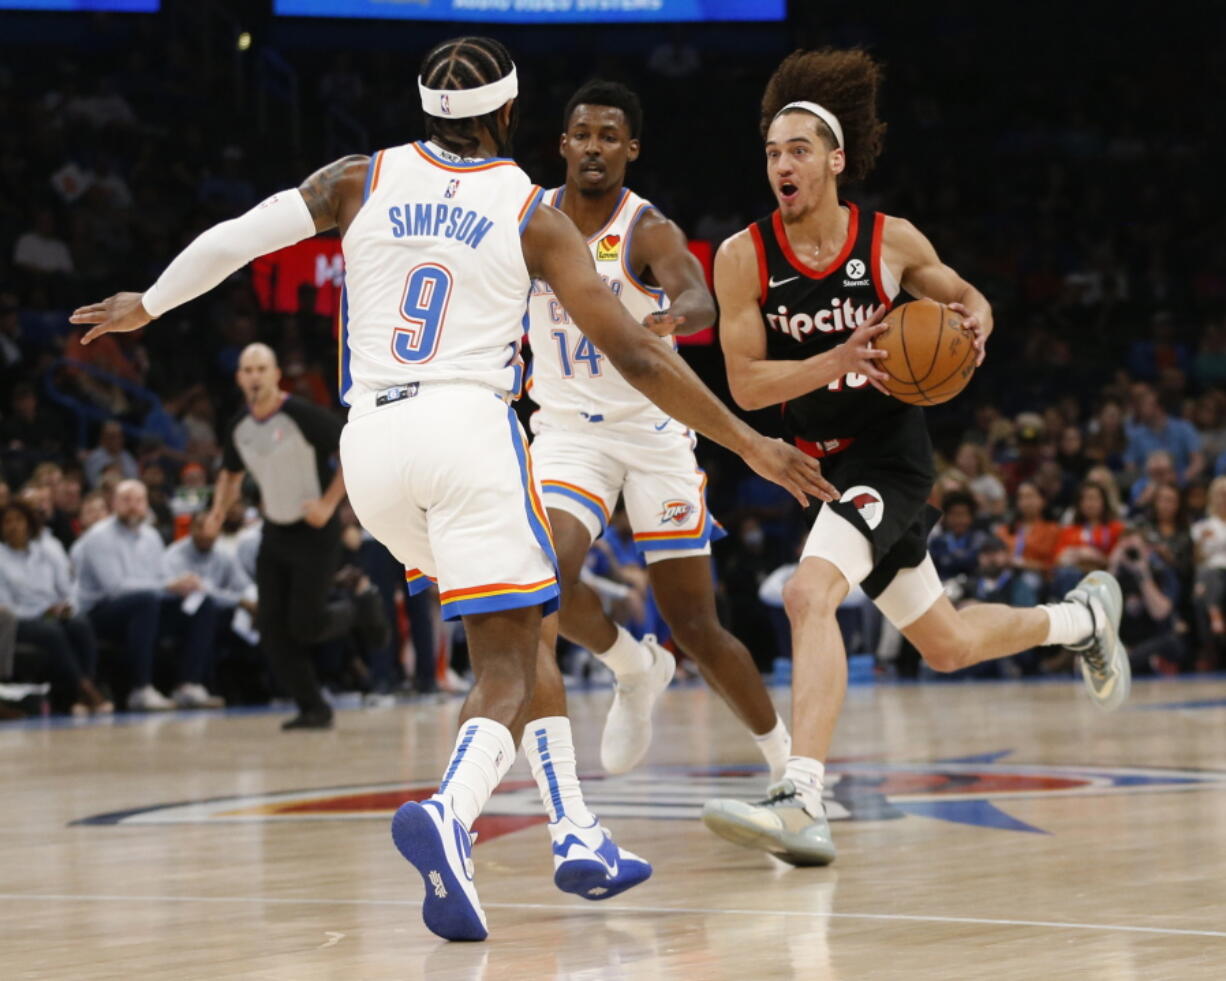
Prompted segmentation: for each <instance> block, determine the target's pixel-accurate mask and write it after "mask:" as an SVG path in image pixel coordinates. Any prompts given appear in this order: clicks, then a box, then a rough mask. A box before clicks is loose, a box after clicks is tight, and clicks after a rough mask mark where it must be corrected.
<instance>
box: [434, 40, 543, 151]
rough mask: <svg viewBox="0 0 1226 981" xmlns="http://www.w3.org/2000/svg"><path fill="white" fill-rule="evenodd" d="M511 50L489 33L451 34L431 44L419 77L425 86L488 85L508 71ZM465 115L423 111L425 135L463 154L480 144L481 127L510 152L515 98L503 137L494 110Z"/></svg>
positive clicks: (516, 112)
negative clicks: (451, 116)
mask: <svg viewBox="0 0 1226 981" xmlns="http://www.w3.org/2000/svg"><path fill="white" fill-rule="evenodd" d="M513 67H514V63H513V62H512V61H511V53H510V52H509V51H508V50H507V49H506V47H505V46H504V45H503V44H502V43H501V42H499V41H496V40H494V39H493V38H492V37H460V38H452V39H451V40H450V41H444V42H443V43H442V44H438V45H436V46H435V47H433V48H432V49H431V50H430V52H429V53H428V54H427V55H426V57H425V58H424V59H423V60H422V63H421V80H422V81H423V82H424V83H425V85H426V87H427V88H432V89H444V90H450V91H455V90H460V89H475V88H477V87H479V86H481V85H488V84H489V83H490V82H496V81H498V80H499V79H500V78H505V77H506V76H507V75H509V74H511V69H512V68H513ZM499 111H500V110H499V109H495V110H494V111H493V112H489V113H486V114H485V115H484V116H473V117H470V118H467V119H440V118H439V117H437V116H431V115H429V114H423V115H425V123H426V138H427V139H431V140H441V141H443V142H444V143H450V144H451V145H452V146H455V147H459V148H460V150H461V152H462V153H464V154H465V155H467V154H471V153H474V152H475V151H476V149H477V147H478V146H479V145H480V140H479V139H478V136H477V130H478V128H483V129H485V130H486V131H487V132H488V133H489V134H490V135H491V136H492V137H493V138H494V141H495V142H496V143H498V144H499V151H498V152H499V153H501V154H502V155H503V156H509V155H510V150H511V148H510V145H509V144H510V139H511V136H512V134H513V133H514V132H515V127H516V124H517V122H518V119H519V100H518V99H516V100H515V105H514V107H513V108H512V116H511V125H510V127H509V129H508V132H507V137H506V139H505V140H503V139H502V138H501V137H500V136H499V133H498V112H499Z"/></svg>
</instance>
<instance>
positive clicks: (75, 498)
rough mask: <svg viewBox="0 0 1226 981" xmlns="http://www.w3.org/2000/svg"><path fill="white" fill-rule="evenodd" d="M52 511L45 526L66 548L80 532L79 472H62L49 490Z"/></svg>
mask: <svg viewBox="0 0 1226 981" xmlns="http://www.w3.org/2000/svg"><path fill="white" fill-rule="evenodd" d="M51 504H52V512H51V518H50V520H48V522H47V527H48V528H49V529H50V531H51V533H52V534H53V535H55V537H56V538H58V539H59V540H60V544H61V545H63V546H64V548H65V549H67V548H68V547H69V546H70V545H71V544H72V543H73V542H75V541H76V540H77V536H78V535H80V534H81V525H80V516H81V474H80V473H79V472H78V471H75V470H74V471H72V472H71V473H66V474H64V475H63V476H62V477H61V478H60V479H59V480H58V481H57V482H56V485H55V489H54V490H53V491H52V492H51Z"/></svg>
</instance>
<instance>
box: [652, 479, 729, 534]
mask: <svg viewBox="0 0 1226 981" xmlns="http://www.w3.org/2000/svg"><path fill="white" fill-rule="evenodd" d="M698 472H699V473H700V474H702V484H701V485H700V486H699V488H698V500H699V502H700V505H699V506H700V508H701V511H700V512H699V516H698V524H697V526H696V527H694V528H690V529H681V530H678V531H644V532H635V533H634V548H635V550H636V551H637V552H639V553H643V552H656V551H664V550H670V549H671V550H678V551H679V550H682V549H690V548H703V547H704V546H705V545H706V544H707V543H708V542H717V541H719V540H720V539H721V538H725V537H727V535H728V532H726V531H724V527H723V525H721V524H720V523H719V522H718V521H716V520H715V519H714V518H712V517H711V512H710V511H708V510H707V475H706V473H704V472H703V471H701V470H699V471H698Z"/></svg>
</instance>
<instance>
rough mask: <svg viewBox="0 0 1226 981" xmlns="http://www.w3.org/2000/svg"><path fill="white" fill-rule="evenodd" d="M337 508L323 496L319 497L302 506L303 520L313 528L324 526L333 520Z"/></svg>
mask: <svg viewBox="0 0 1226 981" xmlns="http://www.w3.org/2000/svg"><path fill="white" fill-rule="evenodd" d="M335 510H336V508H335V507H333V506H332V505H331V504H329V503H328V502H327V501H325V500H324V499H323V498H322V497H317V498H315V500H313V501H307V502H306V504H304V505H303V506H302V520H303V521H305V522H306V523H307V524H308V525H310V526H311V527H312V528H322V527H323V526H324V525H326V524H327V523H328V521H329V520H331V518H332V512H333V511H335Z"/></svg>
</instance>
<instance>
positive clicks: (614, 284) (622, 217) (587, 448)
mask: <svg viewBox="0 0 1226 981" xmlns="http://www.w3.org/2000/svg"><path fill="white" fill-rule="evenodd" d="M642 119H643V111H642V107H641V105H640V103H639V99H638V96H637V95H635V94H634V92H632V91H631V90H630V89H629V88H627V87H626V86H624V85H621V84H619V83H616V82H607V81H601V80H593V81H590V82H588V83H586V84H585V85H583V86H582V87H581V88H580V89H579V90H578V91H577V92H575V94H574V95H573V96H571V98H570V101H569V102H568V104H567V106H566V110H565V112H564V113H563V121H562V122H563V133H562V138H561V155H562V157H563V159H564V160H565V161H566V183H565V185H564V186H563V187H559V188H556V189H554V190H552V191H547V192H546V193H545V200H546V201H547V202H548V203H549V204H552V205H553V206H554V207H555V208H558V209H559V210H561V211H562V212H563V213H564V214H566V215H567V216H568V217H569V218H570V219H571V220H572V221H574V223H575V225H576V226H577V227H578V229H579V231H580V232H581V233H582V234H583V235H584V236H585V237H586V238H587V242H588V248H589V249H590V250H591V252H592V258H593V260H594V261H595V263H596V271H597V272H598V273H599V274H600V277H601V279H603V280H604V281H605V283H606V284H607V285H608V287H609V289H610V290H612V292H613V294H614V295H615V296H616V297H617V298H618V299H619V300H620V301H621V303H622V306H624V307H625V308H626V310H627V312H628V313H629V314H630V316H632V317H633V318H634V319H635V320H637V321H639V322H641V323H642V324H644V326H646V327H648V328H649V329H653V330H657V331H659V332H661V333H663V332H666V331H667V330H668V329H669V327H668V324H667V321H668V318H669V317H671V318H672V320H673V321H675V322H679V323H680V325H681V326H680V327H679V329H678V332H685V333H690V332H692V331H696V330H701V329H703V328H705V327H709V326H710V325H711V324H712V323H713V322H714V320H715V303H714V301H713V300H712V298H711V294H710V293H709V292H708V290H707V285H706V280H705V277H704V275H703V270H702V265H701V264H700V263H699V262H698V260H697V259H696V258H695V257H694V255H693V254H692V253H691V252H690V251H689V248H688V247H687V244H686V237H685V235H684V234H683V233H682V231H681V229H680V228H678V227H677V226H676V225H675V224H674V223H673V222H671V221H669V220H668V219H667V218H665V217H664V215H663V214H661V213H660V211H659V210H658V209H657V208H655V207H654V206H653V205H652V204H651V202H649V201H646V200H644V199H643V198H641V197H639V196H638V195H637V194H635V193H634V192H633V191H632V190H630V189H629V188H628V187H626V184H625V180H626V166H627V164H628V163H630V162H631V161H632V160H635V159H637V158H638V155H639V151H640V143H639V133H640V130H641V127H642ZM528 315H529V324H530V330H529V340H530V342H531V345H532V367H531V369H530V379H529V382H528V394H529V395H530V396H531V398H532V400H533V401H534V402H536V403H537V404H538V405H539V406H540V407H541V408H540V411H539V412H538V413H536V415H534V416H533V419H532V429H533V432H534V433H535V439H534V440H533V443H532V458H533V461H534V463H535V465H536V472H537V476H538V477H539V478H540V480H541V488H542V490H543V491H544V500H545V507H546V508H547V509H548V512H549V523H550V525H551V526H552V528H553V537H554V545H555V546H556V548H557V551H558V569H559V574H560V575H561V587H562V607H561V611H560V614H559V620H560V624H559V629H560V630H561V632H562V634H563V635H564V636H566V637H567V638H568V639H569V640H572V641H574V642H575V643H577V644H581V645H583V646H584V647H586V648H587V649H588V650H590V651H593V652H594V653H595V654H596V656H597V657H598V658H600V660H601V661H602V662H603V663H604V664H605V665H607V666H608V667H609V668H610V669H611V670H612V671H613V673H614V675H615V676H616V679H617V690H616V693H615V695H614V699H613V705H612V708H611V709H610V711H609V716H608V719H607V721H606V723H605V729H604V737H603V739H602V740H601V746H600V751H601V753H600V755H601V761H602V762H603V764H604V767H605V769H606V770H608V771H609V772H611V773H623V772H625V771H626V770H629V769H631V768H632V767H634V766H635V765H636V764H637V763H639V761H640V760H641V759H642V758H643V755H644V754H645V753H646V751H647V748H648V746H649V744H650V742H651V709H652V706H653V704H654V702H655V701H656V699H657V698H658V697H659V695H660V694H661V693H662V692H663V691H664V689H665V688H666V687H667V686H668V683H669V681H670V680H671V679H672V676H673V670H674V667H675V663H674V660H673V656H672V654H670V653H669V652H668V651H666V650H665V649H664V648H663V647H661V646H659V645H658V644H657V643H656V642H655V638H654V637H651V636H648V637H646V638H644V640H643V643H641V644H640V643H638V642H637V641H635V639H634V638H633V637H632V636H631V635H630V633H629V632H628V631H626V629H625V628H623V627H619V626H617V625H616V624H615V623H614V622H613V621H612V620H611V619H610V618H609V617H608V615H607V614H606V613H605V612H604V610H603V608H602V606H601V603H600V598H599V597H598V596H597V595H596V593H595V592H594V591H593V590H592V589H591V588H590V587H589V586H587V585H586V584H585V583H583V582H581V581H580V578H579V574H580V572H581V571H582V568H583V563H584V559H585V557H586V556H587V553H588V550H589V549H590V548H591V545H592V542H593V541H595V540H596V539H597V538H599V537H600V536H601V535H602V534H603V533H604V530H605V527H606V526H607V524H608V521H609V517H610V515H611V514H612V512H613V510H614V508H616V506H617V501H618V498H619V497H622V498H623V499H624V501H625V506H626V510H627V513H628V515H629V518H630V523H631V527H632V528H633V530H634V541H635V545H636V547H637V549H638V552H639V554H640V555H642V556H643V557H644V559H645V560H646V562H647V570H648V575H649V577H650V580H651V587H652V590H653V592H654V594H655V598H656V602H657V604H658V605H659V608H660V612H661V614H662V615H663V617H664V620H665V622H666V623H667V624H668V625H669V628H670V629H671V630H672V634H673V637H674V639H675V640H676V642H677V644H678V645H679V646H680V647H681V649H682V650H684V651H685V652H686V653H688V654H689V655H690V656H691V657H693V658H694V660H695V662H696V663H697V664H698V666H699V668H700V669H701V670H702V672H703V674H704V676H705V677H706V679H707V681H708V682H709V683H710V684H711V686H712V688H714V689H715V690H716V691H717V692H718V693H719V694H720V695H721V696H723V698H724V700H725V701H726V702H727V703H728V705H729V707H730V708H731V709H732V710H733V712H735V713H736V715H737V717H738V718H740V720H741V721H742V722H743V723H744V724H745V725H746V727H747V728H748V729H749V731H750V732H751V733H752V734H753V736H754V738H755V740H756V742H757V745H758V747H759V749H760V750H761V751H762V753H763V755H764V756H765V757H766V761H767V763H768V765H769V767H770V771H771V778H772V780H771V782H772V783H773V782H774V781H776V780H778V779H779V778H780V777H782V775H783V767H784V765H785V763H786V762H787V757H788V750H789V739H788V732H787V727H786V726H785V725H784V724H783V721H782V720H781V719H780V718H779V716H778V714H777V713H776V711H775V708H774V706H773V705H772V704H771V700H770V696H769V695H768V694H767V692H766V686H765V685H764V684H763V683H762V677H761V675H760V674H759V673H758V671H757V669H756V668H755V666H754V663H753V660H752V658H751V657H750V655H749V652H748V651H747V650H746V649H745V646H744V645H743V644H742V643H741V642H740V641H739V640H737V639H736V638H735V637H733V636H732V635H731V634H730V633H728V632H727V631H726V630H724V628H723V627H722V626H720V623H719V618H718V617H717V615H716V612H715V589H714V584H713V582H712V579H711V560H710V555H711V545H710V542H711V539H712V537H713V533H715V532H717V531H718V526H717V525H716V524H715V522H714V521H713V519H712V517H711V515H710V514H709V513H708V511H707V507H706V500H705V496H704V493H703V487H704V484H705V483H706V477H705V475H704V474H703V473H702V471H701V470H699V468H698V463H697V461H696V460H695V459H694V449H693V446H694V437H693V434H692V433H691V432H690V430H689V429H688V428H686V426H685V425H684V424H682V423H679V422H677V421H676V420H675V419H670V418H669V416H668V413H666V412H664V411H662V410H660V409H658V408H656V406H655V405H653V404H652V403H651V401H650V400H649V399H648V398H647V397H646V396H645V395H643V393H642V392H640V391H639V390H638V389H636V388H635V387H634V386H633V385H631V384H630V383H629V382H628V381H627V380H626V379H625V378H624V377H622V375H621V374H620V373H619V372H618V370H617V369H616V368H615V367H614V366H613V365H612V364H610V363H609V359H608V358H606V357H605V356H604V354H603V353H602V352H601V351H600V350H599V349H598V348H597V347H596V346H595V345H593V344H592V342H591V340H589V339H588V337H587V336H586V335H584V334H583V333H582V332H581V331H580V330H579V328H578V327H577V326H576V325H575V324H574V323H573V322H572V320H571V318H570V316H569V314H568V313H567V310H566V308H565V306H564V305H563V304H562V303H561V301H560V300H559V299H558V297H557V296H556V295H555V293H554V291H553V289H552V288H551V287H550V285H549V283H548V282H545V281H543V280H539V279H538V280H534V281H533V283H532V297H531V299H530V300H529V302H528ZM719 534H722V532H719ZM547 633H548V631H547ZM548 639H549V638H548V637H546V641H547V640H548ZM538 672H540V674H541V677H538V686H537V697H538V698H542V697H544V690H545V689H546V688H547V687H548V686H546V685H545V684H544V681H545V678H548V679H549V683H550V685H552V686H553V687H554V689H555V691H557V692H558V693H559V694H560V693H561V685H562V682H561V677H560V676H559V675H558V674H557V672H556V670H550V669H549V668H548V666H547V665H546V664H545V663H544V661H542V663H541V665H540V666H539V667H538Z"/></svg>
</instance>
